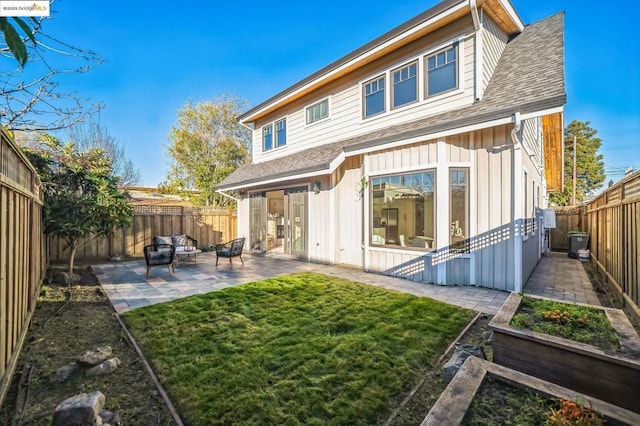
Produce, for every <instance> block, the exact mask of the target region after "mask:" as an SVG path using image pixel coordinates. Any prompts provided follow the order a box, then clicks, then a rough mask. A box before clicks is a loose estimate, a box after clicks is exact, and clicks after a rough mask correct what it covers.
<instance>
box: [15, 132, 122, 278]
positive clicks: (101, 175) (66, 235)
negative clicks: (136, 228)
mask: <svg viewBox="0 0 640 426" xmlns="http://www.w3.org/2000/svg"><path fill="white" fill-rule="evenodd" d="M42 142H43V145H42V147H41V148H40V149H29V148H27V149H24V152H25V154H26V155H27V157H28V158H29V160H30V161H31V163H32V164H33V165H34V166H35V167H36V169H37V170H38V173H39V175H40V179H41V180H42V184H43V190H44V194H45V202H44V208H43V221H44V232H45V233H46V234H48V235H50V236H53V237H58V238H61V239H63V240H64V241H65V242H66V243H67V248H68V249H69V251H70V255H69V277H72V276H73V275H72V273H73V266H74V260H75V254H76V250H77V249H78V248H80V247H81V246H80V245H79V243H80V240H81V239H87V241H90V239H93V238H99V237H104V236H110V235H112V233H113V231H114V230H115V228H117V227H124V226H127V225H129V224H130V223H131V220H132V216H133V206H132V205H131V204H130V203H129V197H128V194H127V193H126V192H123V191H121V190H119V189H118V179H117V178H116V177H114V176H113V173H112V169H111V161H110V159H109V158H108V157H107V156H106V155H105V153H104V152H103V151H102V150H100V149H98V148H90V149H88V150H86V151H79V150H78V149H77V147H76V146H75V145H73V144H72V143H67V144H64V145H63V144H62V143H61V142H60V141H59V140H58V139H56V138H54V137H51V136H45V137H43V139H42Z"/></svg>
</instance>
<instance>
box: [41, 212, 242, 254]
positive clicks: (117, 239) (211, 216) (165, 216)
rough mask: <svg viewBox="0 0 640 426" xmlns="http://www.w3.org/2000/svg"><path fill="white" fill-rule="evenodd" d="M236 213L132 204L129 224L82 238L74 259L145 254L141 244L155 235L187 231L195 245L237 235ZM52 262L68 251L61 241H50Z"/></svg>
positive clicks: (218, 241) (184, 232) (214, 242)
mask: <svg viewBox="0 0 640 426" xmlns="http://www.w3.org/2000/svg"><path fill="white" fill-rule="evenodd" d="M237 221H238V218H237V215H236V212H235V210H233V209H228V208H189V207H180V206H135V211H134V215H133V222H132V224H131V225H130V226H129V227H127V228H124V229H116V230H115V232H114V234H113V236H111V237H109V238H99V239H89V240H85V241H81V243H80V246H79V247H80V248H78V249H77V251H76V260H78V261H81V260H83V259H86V260H91V259H98V258H108V257H110V256H113V255H119V256H126V257H142V256H144V251H143V250H144V246H145V245H147V244H151V239H152V238H153V236H155V235H178V234H188V235H190V236H191V237H193V238H195V239H196V240H198V247H199V248H201V247H203V246H204V245H206V244H211V245H213V244H217V243H220V242H224V241H229V240H232V239H234V238H236V233H237ZM49 245H50V249H49V256H50V259H51V261H66V260H68V259H69V250H67V249H66V243H65V242H64V240H60V239H57V238H52V239H51V240H50V244H49Z"/></svg>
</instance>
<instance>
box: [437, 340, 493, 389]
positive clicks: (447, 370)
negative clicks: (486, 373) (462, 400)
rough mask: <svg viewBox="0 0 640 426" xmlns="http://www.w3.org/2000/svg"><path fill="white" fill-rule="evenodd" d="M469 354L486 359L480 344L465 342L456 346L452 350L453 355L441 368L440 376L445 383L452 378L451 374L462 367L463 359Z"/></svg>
mask: <svg viewBox="0 0 640 426" xmlns="http://www.w3.org/2000/svg"><path fill="white" fill-rule="evenodd" d="M471 355H473V356H476V357H478V358H481V359H487V357H486V355H485V354H484V350H483V349H482V346H474V345H467V344H463V345H459V346H456V349H455V351H454V352H453V356H452V357H451V359H450V360H449V361H447V363H446V364H445V365H444V367H443V368H442V376H443V377H444V379H445V380H446V381H447V383H448V382H450V381H451V379H453V376H455V375H456V373H457V372H458V370H459V369H460V367H462V364H464V362H465V360H466V359H467V358H469V357H470V356H471Z"/></svg>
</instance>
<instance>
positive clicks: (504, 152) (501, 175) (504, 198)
mask: <svg viewBox="0 0 640 426" xmlns="http://www.w3.org/2000/svg"><path fill="white" fill-rule="evenodd" d="M512 127H513V126H512V125H509V126H500V127H495V128H490V129H486V130H482V131H477V132H474V133H473V134H468V133H467V134H461V135H456V136H451V137H448V138H446V139H445V149H443V150H442V151H441V152H442V153H443V155H442V156H441V157H438V150H437V145H438V143H437V141H425V142H424V143H420V144H415V145H411V146H408V147H403V148H398V149H393V150H387V151H381V152H376V153H373V154H370V156H369V158H368V163H367V164H368V169H367V173H368V174H370V175H376V174H386V173H393V172H397V171H400V170H410V169H421V168H422V169H425V168H436V169H438V168H444V169H445V172H444V173H441V174H439V175H438V176H442V177H445V179H448V176H449V173H448V170H449V168H450V167H469V169H470V181H469V191H470V192H471V191H473V192H474V193H473V194H471V195H472V196H471V197H470V200H471V201H470V202H471V203H474V204H470V206H469V208H470V213H469V214H470V218H469V220H470V222H472V223H471V224H470V228H469V229H470V230H473V229H476V234H475V235H473V234H472V235H470V238H471V253H470V254H464V255H457V254H454V253H450V252H449V249H448V247H447V244H448V233H447V235H441V234H440V235H437V238H436V241H437V242H438V247H439V249H438V251H437V252H433V253H425V252H413V251H410V250H403V249H390V248H379V247H375V248H370V249H369V251H368V252H367V256H368V260H369V262H368V264H369V270H371V271H375V272H380V273H384V274H389V275H394V276H402V277H405V278H409V279H413V280H417V281H425V282H439V280H440V279H439V278H438V276H440V277H443V279H442V280H441V283H444V284H447V285H465V284H466V285H469V284H471V285H479V286H483V287H490V288H497V289H501V290H513V289H514V283H515V266H514V265H515V258H514V252H515V251H514V244H515V242H514V241H515V239H514V236H515V229H514V224H515V221H514V220H513V217H512V215H513V212H512V209H511V199H512V197H511V179H512V175H511V164H512V145H511V134H510V131H511V128H512ZM437 188H438V192H437V193H436V203H438V200H440V202H444V198H443V197H445V198H446V197H449V193H448V188H449V182H448V181H445V182H438V183H437ZM448 217H449V216H448V214H447V215H445V217H444V218H440V217H439V218H438V220H440V221H442V220H444V221H445V223H443V224H442V225H444V229H448V227H449V223H448ZM436 228H440V229H443V228H442V227H440V226H438V225H436ZM438 268H441V269H440V271H438ZM472 269H473V270H472Z"/></svg>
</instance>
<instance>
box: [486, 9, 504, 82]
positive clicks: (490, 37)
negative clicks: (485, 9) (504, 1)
mask: <svg viewBox="0 0 640 426" xmlns="http://www.w3.org/2000/svg"><path fill="white" fill-rule="evenodd" d="M482 26H483V33H482V39H483V46H482V58H483V64H482V85H483V86H482V91H483V92H484V90H485V89H486V88H487V85H489V81H490V80H491V76H492V75H493V71H494V70H495V69H496V65H498V61H499V60H500V56H502V52H503V51H504V48H505V47H506V45H507V41H508V40H509V36H507V34H505V33H504V32H502V30H501V29H500V28H499V27H498V25H497V24H496V23H495V22H493V20H492V19H491V18H489V17H488V16H487V15H486V14H483V16H482Z"/></svg>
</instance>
